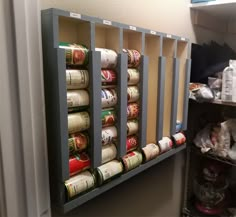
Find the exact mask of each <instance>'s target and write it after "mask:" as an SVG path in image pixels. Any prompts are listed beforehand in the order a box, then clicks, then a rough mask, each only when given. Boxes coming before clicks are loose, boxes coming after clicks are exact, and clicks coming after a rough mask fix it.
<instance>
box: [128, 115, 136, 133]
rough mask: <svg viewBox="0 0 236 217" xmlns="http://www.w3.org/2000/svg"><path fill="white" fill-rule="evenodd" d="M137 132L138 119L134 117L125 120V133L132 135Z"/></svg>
mask: <svg viewBox="0 0 236 217" xmlns="http://www.w3.org/2000/svg"><path fill="white" fill-rule="evenodd" d="M137 132H138V121H137V120H136V119H134V120H128V121H127V135H128V136H130V135H133V134H136V133H137Z"/></svg>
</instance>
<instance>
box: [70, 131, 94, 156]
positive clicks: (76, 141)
mask: <svg viewBox="0 0 236 217" xmlns="http://www.w3.org/2000/svg"><path fill="white" fill-rule="evenodd" d="M88 141H89V140H88V136H87V135H86V134H84V133H78V134H76V135H75V136H73V137H71V138H69V139H68V146H69V150H70V154H72V153H74V152H81V151H83V150H84V149H86V148H87V146H88Z"/></svg>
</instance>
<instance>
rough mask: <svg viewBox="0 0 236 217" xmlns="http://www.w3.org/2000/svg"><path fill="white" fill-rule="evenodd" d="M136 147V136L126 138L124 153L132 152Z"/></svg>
mask: <svg viewBox="0 0 236 217" xmlns="http://www.w3.org/2000/svg"><path fill="white" fill-rule="evenodd" d="M137 147H138V137H137V136H128V137H127V139H126V151H127V152H130V151H133V150H134V149H136V148H137Z"/></svg>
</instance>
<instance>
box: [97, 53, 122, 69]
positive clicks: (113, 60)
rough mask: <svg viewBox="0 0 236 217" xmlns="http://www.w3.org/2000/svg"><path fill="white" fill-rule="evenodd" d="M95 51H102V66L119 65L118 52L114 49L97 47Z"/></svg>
mask: <svg viewBox="0 0 236 217" xmlns="http://www.w3.org/2000/svg"><path fill="white" fill-rule="evenodd" d="M95 51H100V52H101V68H102V69H114V68H115V67H116V65H117V56H118V55H117V53H116V52H115V51H114V50H110V49H105V48H95Z"/></svg>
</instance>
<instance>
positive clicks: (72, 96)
mask: <svg viewBox="0 0 236 217" xmlns="http://www.w3.org/2000/svg"><path fill="white" fill-rule="evenodd" d="M88 105H89V93H88V91H87V90H69V91H67V107H68V108H74V107H80V106H88Z"/></svg>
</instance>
